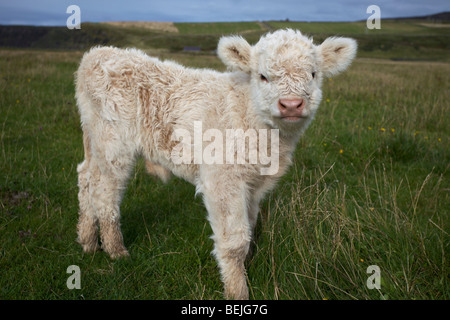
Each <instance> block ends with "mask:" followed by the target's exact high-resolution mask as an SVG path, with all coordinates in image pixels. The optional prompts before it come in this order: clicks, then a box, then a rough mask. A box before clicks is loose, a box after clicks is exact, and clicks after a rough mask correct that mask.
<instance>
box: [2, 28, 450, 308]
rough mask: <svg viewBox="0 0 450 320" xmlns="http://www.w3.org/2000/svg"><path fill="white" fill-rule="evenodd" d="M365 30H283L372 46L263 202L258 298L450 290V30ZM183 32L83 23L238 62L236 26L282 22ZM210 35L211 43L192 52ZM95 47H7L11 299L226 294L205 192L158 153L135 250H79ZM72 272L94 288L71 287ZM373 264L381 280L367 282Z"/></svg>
mask: <svg viewBox="0 0 450 320" xmlns="http://www.w3.org/2000/svg"><path fill="white" fill-rule="evenodd" d="M360 24H361V23H360ZM360 24H358V23H347V24H346V23H341V24H331V23H330V24H325V23H317V24H315V23H296V22H291V23H288V22H270V23H268V25H269V26H270V27H271V28H272V29H276V28H284V27H294V28H295V27H298V28H300V29H301V30H302V29H306V30H305V31H307V32H309V33H311V34H313V35H314V39H318V40H320V39H322V38H324V37H326V36H327V35H331V34H333V32H334V33H337V34H342V35H349V36H354V37H355V38H356V39H358V42H359V44H360V52H359V53H358V58H357V59H356V60H355V62H354V63H353V64H352V66H351V67H350V69H349V70H348V71H347V72H345V73H344V74H342V75H339V76H337V77H335V78H330V79H326V80H325V81H324V87H323V91H324V94H323V97H324V98H323V101H322V104H321V107H320V109H319V112H318V114H317V116H316V119H315V121H314V122H313V124H312V125H311V127H310V128H309V129H308V130H307V132H306V133H305V135H304V136H303V137H302V138H301V140H300V142H299V145H298V148H297V150H296V152H295V161H294V164H293V166H292V168H291V169H290V171H289V172H288V173H287V174H286V176H285V177H284V178H283V179H282V180H281V181H280V183H279V184H278V187H277V188H276V189H275V190H274V191H273V192H272V193H270V194H269V195H268V197H267V198H266V199H265V201H264V202H263V203H262V206H261V213H260V219H259V221H258V224H257V230H256V239H255V241H254V243H253V246H254V250H253V255H252V256H251V257H250V258H249V259H248V261H247V263H246V265H247V276H248V284H249V288H250V298H251V299H282V300H309V299H311V300H324V299H326V300H385V299H393V300H399V299H401V300H413V299H426V300H446V299H449V297H450V289H449V269H450V268H449V261H448V249H449V232H450V228H449V213H450V212H449V211H450V210H449V208H450V201H449V190H450V180H449V163H450V153H449V133H450V129H449V123H450V122H449V120H450V119H449V112H448V101H449V98H450V97H449V83H450V82H449V80H450V79H449V77H450V76H449V74H450V64H449V60H448V58H449V48H448V43H449V41H448V35H447V34H448V31H447V30H448V27H447V26H446V25H443V26H439V27H427V26H426V25H424V24H423V23H422V22H420V23H412V22H396V21H390V22H387V23H386V24H385V29H383V24H382V29H381V30H379V32H378V33H376V31H370V32H369V33H367V30H365V29H364V28H363V27H361V25H360ZM175 25H176V27H177V28H178V30H179V32H178V33H170V32H158V31H152V32H148V31H145V30H140V29H139V28H124V27H122V28H119V27H113V26H97V27H98V29H95V28H96V26H95V25H93V24H92V25H87V26H86V28H85V30H84V31H83V32H85V33H86V34H87V35H88V36H86V37H87V38H89V39H94V40H93V42H95V37H94V38H92V37H90V36H89V34H94V33H96V32H98V34H99V35H106V36H105V38H104V39H106V40H105V41H106V43H107V44H111V43H112V44H116V45H120V46H130V45H132V46H137V47H140V48H142V49H144V50H146V51H147V52H148V53H149V54H152V55H157V56H159V57H160V58H162V59H171V60H175V61H178V62H180V63H182V64H185V65H189V66H193V67H207V68H214V69H217V70H222V71H223V70H224V67H223V65H222V64H221V62H220V61H219V60H218V58H217V57H216V56H215V54H214V52H211V50H213V48H214V46H215V43H216V41H217V39H218V38H219V37H220V35H221V34H228V33H240V34H242V35H243V36H244V37H247V38H248V39H249V41H253V42H255V41H256V40H257V38H258V37H259V35H260V34H262V33H263V32H265V31H266V30H264V26H266V27H267V24H264V25H261V24H260V23H256V22H255V23H242V24H235V25H233V24H216V25H211V24H208V25H207V24H183V25H178V24H175ZM258 28H259V29H258ZM82 30H83V27H82ZM95 30H97V31H95ZM98 30H100V31H98ZM102 30H103V31H102ZM105 30H109V31H105ZM111 30H112V31H111ZM108 32H112V33H111V34H114V36H110V35H111V34H109V33H108ZM127 34H129V35H130V37H128V38H126V37H124V36H123V35H127ZM144 34H145V35H146V36H145V37H144ZM140 35H142V37H140ZM83 37H84V35H83V36H82V37H81V38H83ZM81 38H80V39H81ZM83 39H84V38H83ZM158 39H159V40H158ZM424 39H427V40H426V41H424ZM42 41H44V40H42ZM46 41H48V40H46ZM83 41H84V40H83ZM89 41H90V40H89ZM89 41H88V42H86V41H85V42H82V43H83V46H89V45H91V44H92V43H91V42H89ZM108 41H109V42H108ZM114 41H116V42H115V43H114ZM158 41H159V42H158ZM200 41H202V42H201V44H200V45H201V46H202V51H201V52H196V53H186V52H183V50H182V48H183V46H186V45H198V43H200ZM41 43H43V42H41ZM152 44H154V45H152ZM84 50H85V49H84V47H82V48H81V49H76V48H75V49H73V48H70V50H69V49H64V48H52V49H45V48H42V47H39V46H38V45H36V46H31V47H28V48H25V49H23V48H22V49H18V48H1V49H0V137H1V141H0V299H58V300H59V299H69V300H71V299H101V300H103V299H157V300H159V299H195V300H197V299H222V298H223V296H222V283H221V281H220V276H219V272H218V268H217V265H216V262H215V260H214V258H213V256H212V255H211V251H212V247H213V243H212V240H211V239H210V238H209V237H210V236H211V229H210V227H209V225H208V222H207V220H206V210H205V208H204V206H203V204H202V201H201V199H200V197H197V198H196V197H195V196H194V194H195V190H194V187H193V186H191V185H190V184H188V183H187V182H184V181H182V180H180V179H177V178H175V179H172V180H171V181H170V182H169V183H168V184H165V185H164V184H162V183H160V182H159V181H157V180H156V179H155V178H153V177H151V176H149V175H148V174H147V173H146V172H145V166H144V163H143V161H142V159H139V160H138V162H137V166H136V169H135V170H134V173H133V175H132V177H131V179H130V182H129V185H128V189H127V191H126V193H125V197H124V200H123V202H122V206H121V213H122V218H121V222H122V230H123V233H124V241H125V244H126V246H127V248H128V250H129V252H130V255H131V256H130V257H129V258H126V259H120V260H115V261H113V260H111V259H109V257H108V256H107V255H106V254H105V253H103V252H101V251H100V252H97V253H95V254H84V253H83V252H82V250H81V247H80V246H79V245H78V244H77V243H76V223H77V218H78V200H77V192H78V187H77V173H76V166H77V164H78V163H79V162H81V161H82V160H83V146H82V138H81V129H80V121H79V115H78V112H77V108H76V104H75V99H74V84H73V74H74V72H75V70H76V69H77V65H78V63H79V61H80V59H81V57H82V54H83V51H84ZM400 60H405V61H400ZM71 265H77V266H79V267H80V270H81V289H73V290H70V289H68V287H67V285H66V281H67V279H68V277H69V276H70V274H68V273H67V268H68V267H69V266H71ZM371 265H376V266H378V267H379V268H380V273H381V288H380V289H369V288H368V286H367V285H366V281H367V279H368V278H369V276H370V275H371V274H368V273H367V268H368V267H369V266H371Z"/></svg>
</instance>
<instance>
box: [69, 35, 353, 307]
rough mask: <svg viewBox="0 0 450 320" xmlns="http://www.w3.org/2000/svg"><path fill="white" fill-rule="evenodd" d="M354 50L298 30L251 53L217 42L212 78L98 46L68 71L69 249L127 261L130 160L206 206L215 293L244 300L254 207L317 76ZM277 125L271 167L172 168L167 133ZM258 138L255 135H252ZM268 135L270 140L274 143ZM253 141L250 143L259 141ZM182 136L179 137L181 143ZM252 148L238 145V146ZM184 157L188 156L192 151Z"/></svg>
mask: <svg viewBox="0 0 450 320" xmlns="http://www.w3.org/2000/svg"><path fill="white" fill-rule="evenodd" d="M355 54H356V42H355V41H354V40H351V39H347V38H328V39H327V40H325V41H324V42H323V43H322V44H321V45H318V46H316V45H314V44H313V42H312V40H311V39H309V38H307V37H305V36H304V35H302V34H301V33H300V32H299V31H294V30H289V29H288V30H281V31H276V32H274V33H269V34H266V35H265V36H263V37H262V38H261V39H260V41H259V42H258V43H257V44H255V45H254V46H251V45H250V44H248V43H247V42H246V41H245V40H244V39H243V38H241V37H237V36H232V37H224V38H222V39H221V40H220V42H219V45H218V55H219V57H220V58H221V60H222V61H223V62H224V63H225V65H226V66H227V67H228V69H229V70H228V72H225V73H220V72H216V71H213V70H207V69H191V68H186V67H184V66H181V65H179V64H177V63H174V62H170V61H164V62H163V61H160V60H158V59H156V58H152V57H149V56H147V55H146V54H144V53H143V52H141V51H139V50H135V49H126V50H123V49H118V48H112V47H97V48H94V49H92V50H90V51H89V52H87V53H86V54H85V55H84V56H83V59H82V61H81V64H80V67H79V69H78V71H77V73H76V99H77V103H78V108H79V112H80V115H81V125H82V130H83V143H84V153H85V159H84V161H83V162H82V163H80V164H79V165H78V169H77V170H78V177H79V178H78V179H79V180H78V186H79V194H78V197H79V203H80V211H79V222H78V225H77V230H78V242H79V243H80V244H81V245H82V247H83V249H84V251H86V252H93V251H95V250H97V249H98V248H99V244H98V230H99V231H100V240H101V247H102V249H103V250H104V251H105V252H107V253H108V254H109V255H110V256H111V257H112V258H118V257H121V256H126V255H128V252H127V249H126V248H125V246H124V243H123V238H122V233H121V230H120V223H119V220H120V210H119V207H120V202H121V199H122V196H123V193H124V190H125V188H126V183H127V180H128V177H129V175H130V172H131V170H132V169H133V165H134V162H135V159H136V157H137V156H141V155H142V156H144V157H145V159H146V165H147V169H148V171H149V172H150V173H152V174H154V175H156V176H159V177H160V178H161V179H162V180H163V181H167V180H168V179H169V178H170V176H171V173H173V174H174V175H176V176H178V177H181V178H183V179H185V180H187V181H189V182H191V183H192V184H194V185H195V186H196V192H197V193H201V194H202V196H203V200H204V204H205V206H206V209H207V211H208V220H209V222H210V224H211V227H212V231H213V233H214V234H213V236H212V238H213V240H214V251H213V253H214V256H215V258H216V259H217V262H218V265H219V267H220V272H221V276H222V280H223V282H224V290H225V297H227V298H233V299H247V298H248V287H247V284H246V274H245V269H244V260H245V258H246V256H247V253H248V251H249V245H250V240H251V239H252V232H253V229H254V226H255V224H256V220H257V216H258V211H259V203H260V201H261V199H262V198H263V197H264V195H265V194H266V193H267V192H268V191H270V190H271V189H273V188H274V186H275V184H276V182H277V180H278V179H279V177H281V176H282V175H283V174H284V173H285V172H286V170H287V169H288V167H289V165H290V164H291V158H292V153H293V151H294V149H295V146H296V143H297V141H298V139H299V137H300V135H301V134H302V133H303V131H304V130H305V129H306V128H307V126H308V125H309V123H310V122H311V120H312V119H313V117H314V114H315V113H316V110H317V108H318V106H319V103H320V100H321V89H320V88H321V84H322V79H323V77H326V76H331V75H333V74H336V73H338V72H340V71H343V70H344V69H346V68H347V66H348V65H349V64H350V63H351V61H352V59H353V58H354V56H355ZM194 123H201V124H202V130H203V132H205V131H206V130H208V129H215V130H216V132H217V131H218V132H222V133H223V136H224V137H225V136H226V130H227V129H242V130H244V131H246V130H248V129H255V130H264V129H265V130H267V132H271V131H270V130H277V133H279V134H278V135H277V136H275V138H276V139H278V141H277V143H278V145H277V148H273V147H270V146H273V145H272V144H271V143H270V142H268V144H267V145H268V146H269V147H268V150H266V151H267V154H271V153H272V155H276V156H277V159H278V170H277V171H276V172H273V173H272V174H265V175H263V174H261V172H262V171H261V169H262V168H264V167H266V168H267V166H268V165H267V164H263V163H261V162H258V163H244V164H237V163H224V164H218V163H215V164H206V163H195V161H194V158H192V159H191V160H192V161H186V162H183V163H176V162H175V161H173V151H174V149H175V148H176V147H177V146H178V147H179V146H180V143H181V144H182V143H184V146H185V147H190V146H191V145H189V141H188V142H186V141H182V142H180V140H181V139H175V138H174V137H176V135H174V134H175V133H176V132H180V130H181V132H187V133H190V134H191V136H194V134H195V132H194ZM258 132H260V131H258ZM275 138H273V137H272V136H270V137H269V141H270V140H271V139H275ZM258 139H260V136H258ZM183 140H184V139H183ZM258 146H260V144H256V146H255V145H250V142H249V144H248V145H247V148H248V150H249V149H252V148H256V149H257V151H259V152H260V151H261V150H259V149H258V148H259V147H258ZM192 157H194V155H193V154H192Z"/></svg>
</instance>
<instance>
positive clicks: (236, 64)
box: [217, 36, 252, 73]
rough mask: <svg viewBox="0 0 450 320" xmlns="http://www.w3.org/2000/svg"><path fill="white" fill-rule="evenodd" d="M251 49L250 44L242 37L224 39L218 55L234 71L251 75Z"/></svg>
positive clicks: (219, 46)
mask: <svg viewBox="0 0 450 320" xmlns="http://www.w3.org/2000/svg"><path fill="white" fill-rule="evenodd" d="M251 49H252V47H251V46H250V44H249V43H248V42H247V41H246V40H245V39H244V38H242V37H239V36H230V37H222V38H221V39H220V41H219V44H218V46H217V54H218V56H219V58H220V59H221V60H222V62H223V63H224V64H225V65H226V66H227V67H228V68H230V69H231V70H232V71H238V70H240V71H243V72H246V73H250V71H251V69H250V57H251V51H252V50H251Z"/></svg>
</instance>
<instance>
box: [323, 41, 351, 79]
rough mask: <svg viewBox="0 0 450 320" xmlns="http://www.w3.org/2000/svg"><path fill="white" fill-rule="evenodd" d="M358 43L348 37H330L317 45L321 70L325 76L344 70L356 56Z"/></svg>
mask: <svg viewBox="0 0 450 320" xmlns="http://www.w3.org/2000/svg"><path fill="white" fill-rule="evenodd" d="M357 47H358V45H357V44H356V41H355V40H353V39H350V38H335V37H330V38H327V39H325V41H324V42H323V43H322V44H321V45H320V46H318V51H319V55H320V56H321V57H322V72H323V74H324V76H325V77H330V76H332V75H336V74H338V73H339V72H342V71H344V70H345V69H347V67H348V66H349V65H350V63H351V62H352V60H353V59H354V58H355V56H356V50H357Z"/></svg>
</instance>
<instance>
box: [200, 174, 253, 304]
mask: <svg viewBox="0 0 450 320" xmlns="http://www.w3.org/2000/svg"><path fill="white" fill-rule="evenodd" d="M224 179H225V180H223V179H222V178H221V177H217V176H216V177H215V178H213V179H211V180H210V183H208V182H206V183H205V184H204V186H203V190H202V193H203V199H204V202H205V206H206V209H207V210H208V220H209V222H210V224H211V228H212V230H213V233H214V235H213V237H212V238H213V240H214V251H213V254H214V256H215V258H216V260H217V263H218V265H219V268H220V272H221V277H222V281H223V283H224V291H225V298H227V299H237V300H241V299H248V298H249V295H248V287H247V277H246V271H245V267H244V261H245V258H246V256H247V253H248V250H249V245H250V240H251V228H250V225H249V220H248V212H247V204H246V201H247V200H246V194H247V190H246V187H245V185H244V184H243V183H242V182H239V181H237V182H236V181H233V179H230V178H228V179H227V177H224Z"/></svg>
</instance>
